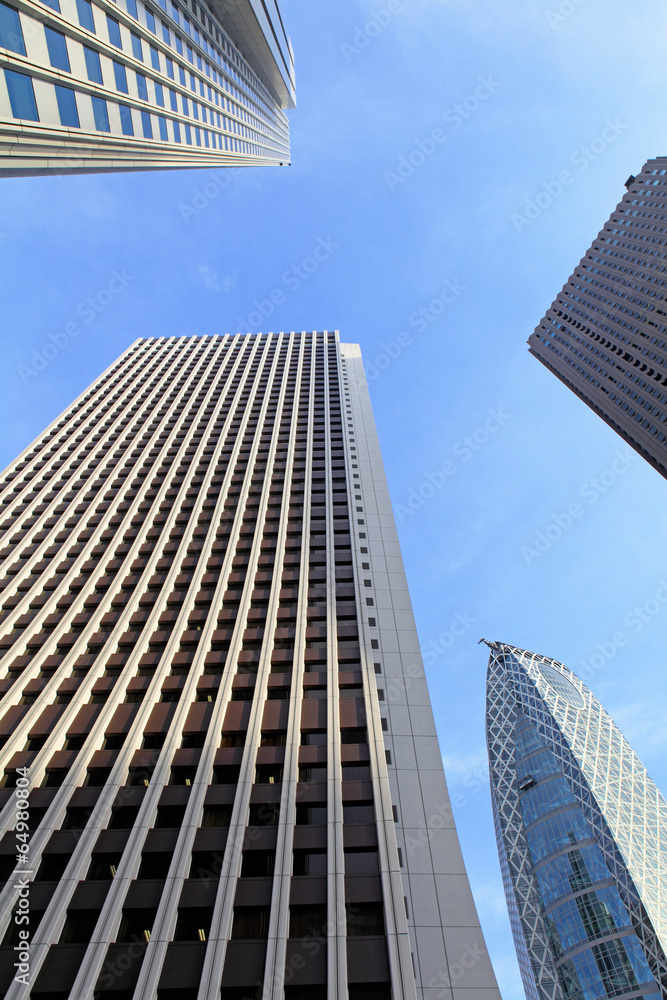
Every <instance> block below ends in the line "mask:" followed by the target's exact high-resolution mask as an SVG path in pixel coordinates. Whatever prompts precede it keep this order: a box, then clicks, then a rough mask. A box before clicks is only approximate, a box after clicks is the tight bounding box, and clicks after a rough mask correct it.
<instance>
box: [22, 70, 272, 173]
mask: <svg viewBox="0 0 667 1000" xmlns="http://www.w3.org/2000/svg"><path fill="white" fill-rule="evenodd" d="M120 69H121V70H122V72H123V74H124V67H120ZM4 72H5V83H6V85H7V92H8V94H9V102H10V106H11V110H12V115H13V116H14V118H16V119H19V120H21V121H33V122H38V121H40V116H39V111H38V108H37V101H36V99H35V90H34V86H33V81H32V78H31V77H30V76H27V75H26V74H25V73H17V72H16V71H15V70H10V69H5V71H4ZM117 80H118V77H117ZM123 80H124V86H123V87H119V89H123V90H125V92H126V88H127V81H126V80H125V78H124V76H123ZM144 85H145V80H144ZM54 90H55V95H56V102H57V106H58V115H59V119H60V124H61V125H63V126H65V127H67V128H80V127H81V120H80V116H79V103H78V102H90V105H89V106H92V115H93V121H94V123H95V129H96V130H97V131H98V132H109V133H111V132H116V131H117V128H116V126H115V116H116V115H117V117H118V122H119V123H120V132H121V133H122V135H125V136H135V135H139V134H140V133H139V131H138V121H137V117H136V116H137V115H138V116H139V120H140V121H141V135H142V136H143V138H144V139H158V138H159V139H160V140H161V141H163V142H174V143H185V144H186V145H188V146H192V145H194V146H199V147H201V148H205V149H215V150H221V151H222V150H224V151H227V152H238V153H243V154H246V155H247V154H255V155H260V154H261V153H262V152H263V150H262V148H261V147H259V146H256V145H255V144H254V143H249V142H245V141H242V140H239V139H235V138H233V137H232V136H226V135H221V134H220V133H217V132H212V131H210V130H209V129H205V128H201V127H199V126H197V125H193V126H191V125H189V124H187V123H184V122H179V121H176V119H167V118H165V117H164V116H163V115H154V114H151V112H149V111H143V110H140V111H137V110H136V109H134V110H133V109H132V108H131V107H129V105H126V104H116V103H115V102H113V101H107V100H106V99H105V98H102V97H95V96H90V95H87V94H80V93H77V92H76V91H74V90H72V88H71V87H63V86H61V85H59V84H55V85H54ZM175 96H176V95H175V94H173V92H172V97H174V98H175ZM201 111H202V113H204V108H201ZM183 112H184V114H188V110H187V99H186V98H183ZM192 112H193V116H194V117H195V118H198V109H197V105H196V102H194V101H193V102H192ZM218 117H220V116H218ZM155 123H157V128H155V127H154V126H155ZM112 125H113V126H114V127H112ZM264 152H266V154H267V155H268V154H269V151H268V150H266V151H264Z"/></svg>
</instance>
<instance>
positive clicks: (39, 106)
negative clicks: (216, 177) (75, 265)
mask: <svg viewBox="0 0 667 1000" xmlns="http://www.w3.org/2000/svg"><path fill="white" fill-rule="evenodd" d="M0 49H1V50H3V51H2V67H3V69H2V72H0V174H1V175H5V176H16V175H19V176H20V175H25V174H42V173H52V172H55V173H61V174H62V173H97V172H100V171H118V170H157V169H160V168H172V169H173V168H177V167H228V166H261V165H263V164H273V165H278V164H279V165H283V164H285V163H288V162H289V158H290V154H289V130H288V123H287V117H286V115H285V110H284V109H286V108H293V107H294V59H293V55H292V50H291V46H290V43H289V39H288V37H287V34H286V32H285V27H284V25H283V20H282V17H281V14H280V10H279V8H278V3H277V0H155V2H154V3H153V2H152V0H145V2H144V0H118V2H114V3H113V4H109V3H106V2H104V0H99V2H98V0H94V2H91V0H6V2H5V0H0Z"/></svg>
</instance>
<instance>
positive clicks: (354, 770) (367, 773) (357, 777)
mask: <svg viewBox="0 0 667 1000" xmlns="http://www.w3.org/2000/svg"><path fill="white" fill-rule="evenodd" d="M342 773H343V781H370V780H371V769H370V765H369V764H343V767H342Z"/></svg>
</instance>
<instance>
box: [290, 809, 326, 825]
mask: <svg viewBox="0 0 667 1000" xmlns="http://www.w3.org/2000/svg"><path fill="white" fill-rule="evenodd" d="M326 821H327V807H326V804H323V805H303V804H301V805H298V806H297V807H296V823H297V826H322V825H324V824H325V823H326Z"/></svg>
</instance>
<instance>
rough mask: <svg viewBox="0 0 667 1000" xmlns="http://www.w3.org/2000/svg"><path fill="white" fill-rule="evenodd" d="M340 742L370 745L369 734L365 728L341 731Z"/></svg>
mask: <svg viewBox="0 0 667 1000" xmlns="http://www.w3.org/2000/svg"><path fill="white" fill-rule="evenodd" d="M340 741H341V743H342V744H349V743H368V734H367V730H366V727H365V726H359V727H357V728H355V729H341V731H340Z"/></svg>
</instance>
